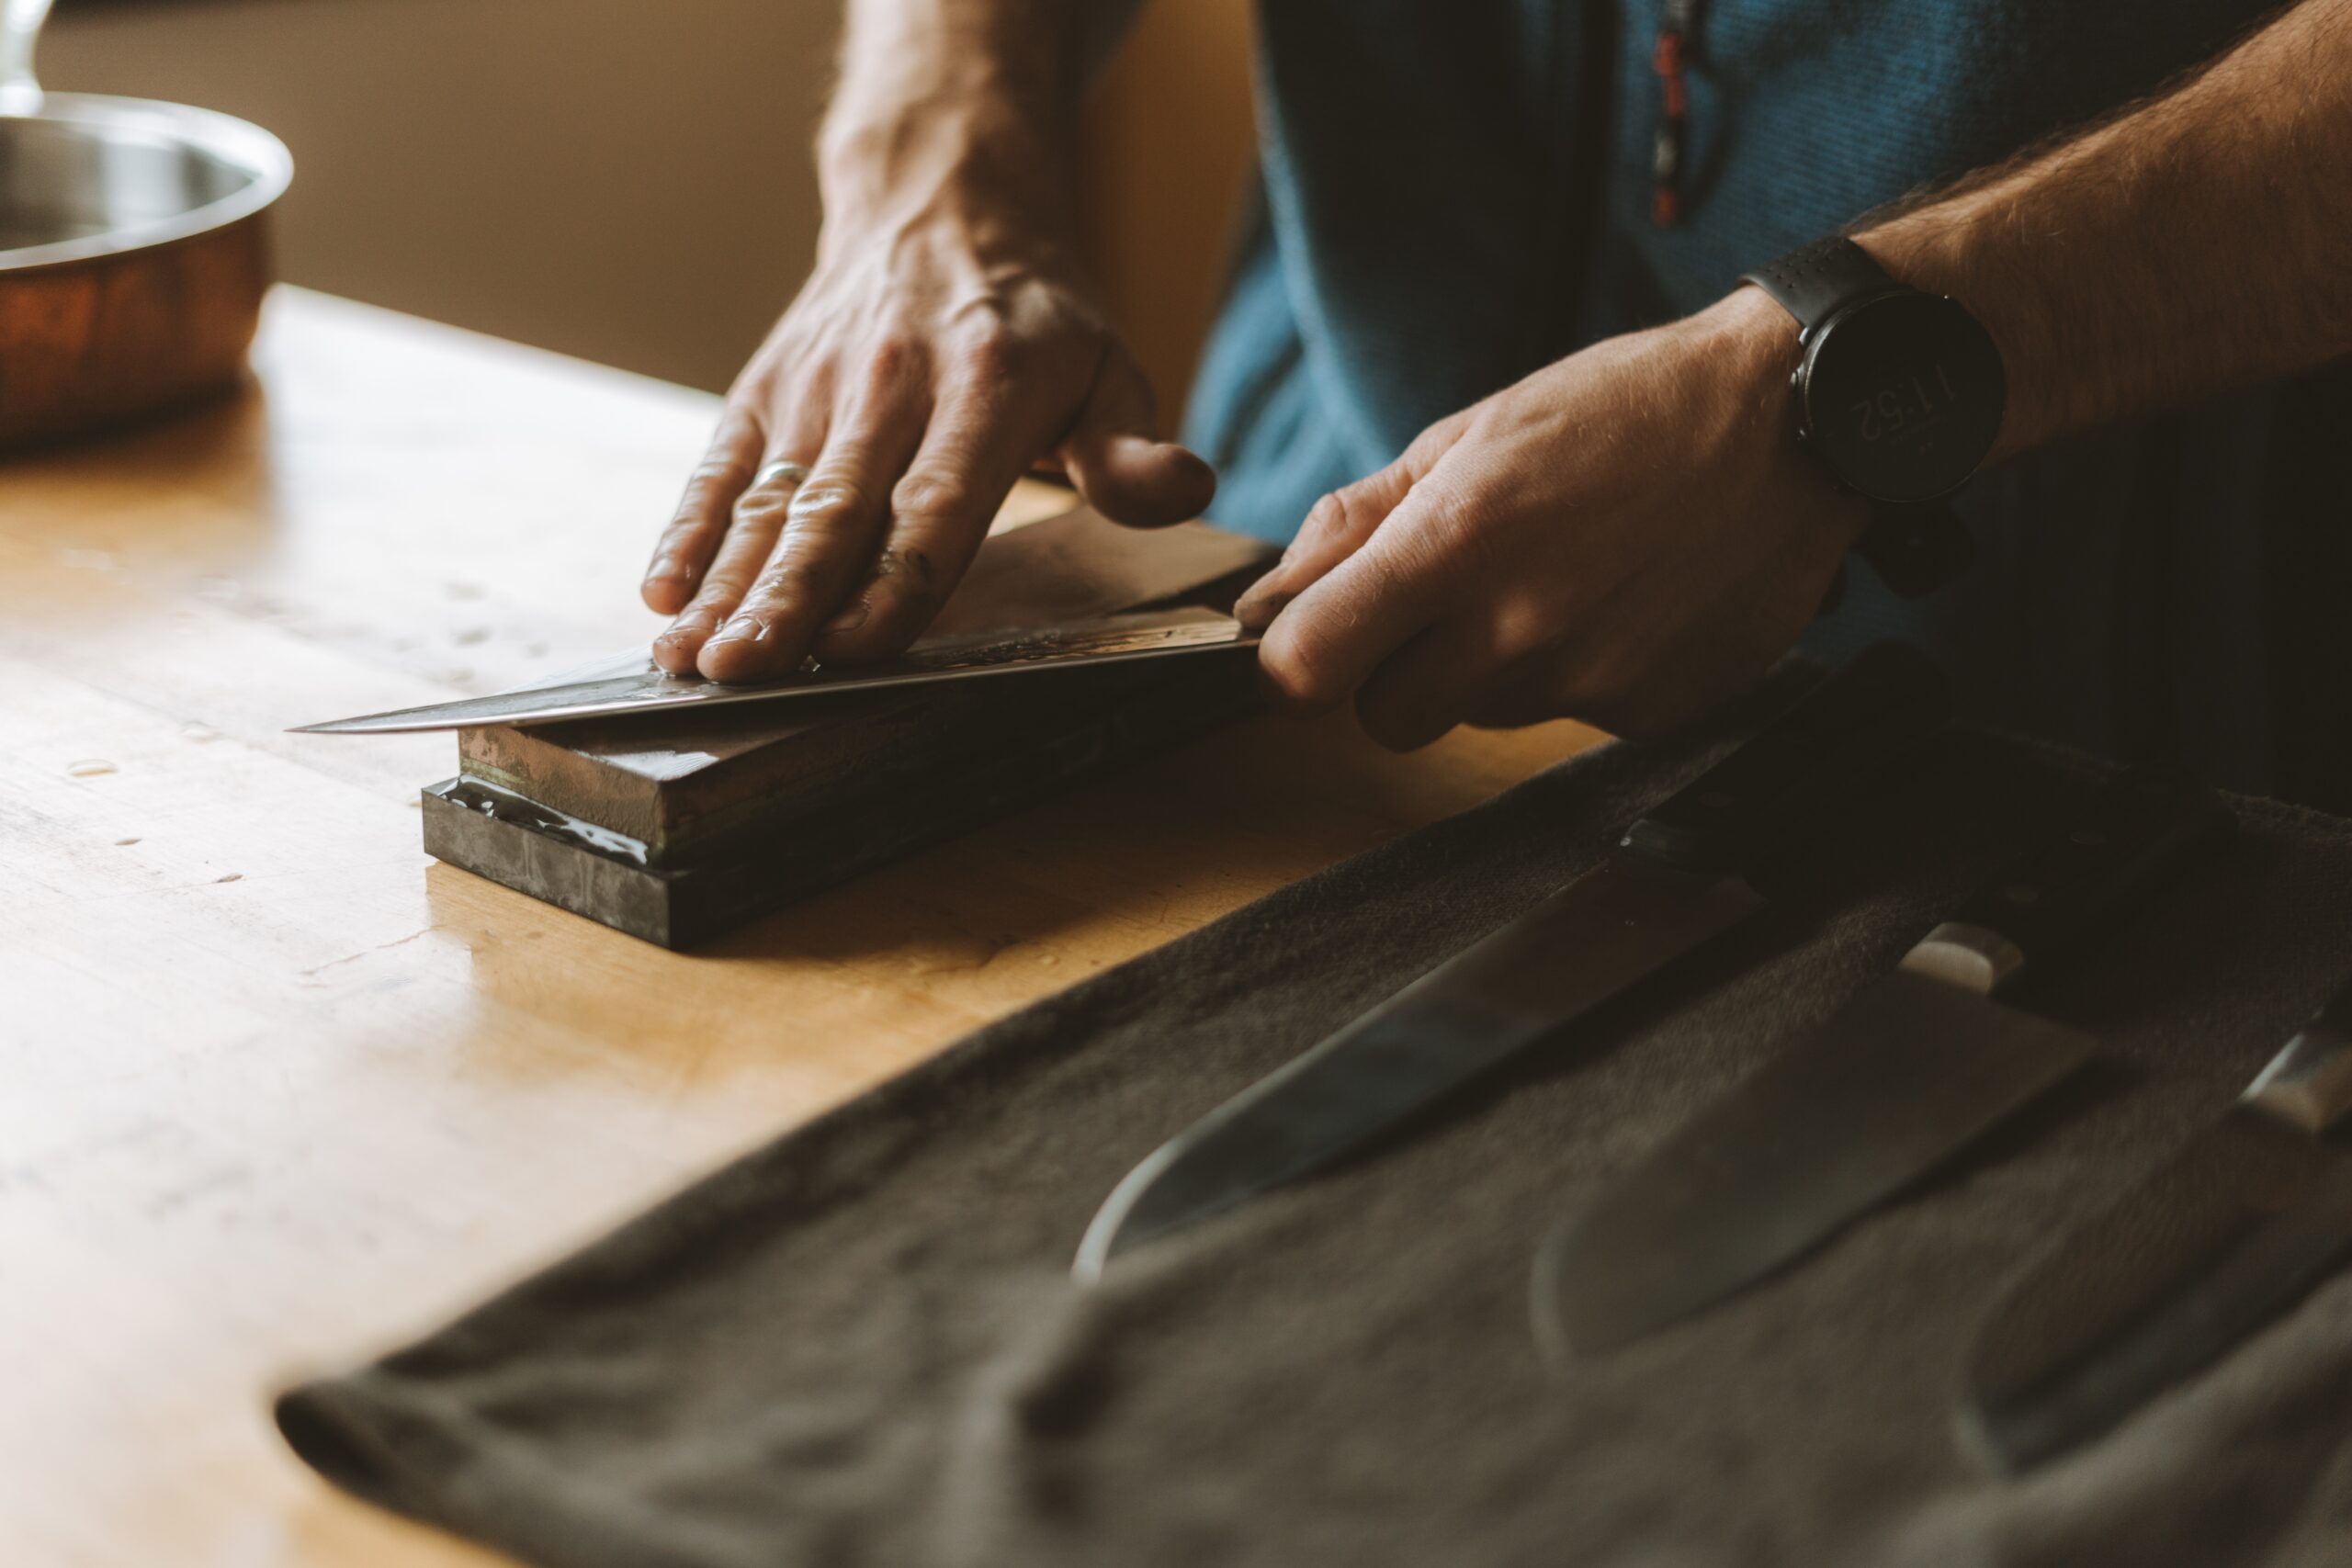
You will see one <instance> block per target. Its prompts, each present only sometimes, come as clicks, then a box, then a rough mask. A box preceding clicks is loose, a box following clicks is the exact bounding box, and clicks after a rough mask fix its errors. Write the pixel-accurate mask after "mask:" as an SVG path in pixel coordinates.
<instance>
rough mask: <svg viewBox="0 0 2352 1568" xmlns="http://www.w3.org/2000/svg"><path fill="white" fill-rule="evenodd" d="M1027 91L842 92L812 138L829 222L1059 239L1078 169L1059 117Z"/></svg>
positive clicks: (1063, 240) (1071, 207) (1063, 237)
mask: <svg viewBox="0 0 2352 1568" xmlns="http://www.w3.org/2000/svg"><path fill="white" fill-rule="evenodd" d="M1052 118H1053V117H1052V116H1050V115H1049V114H1047V113H1046V112H1044V111H1042V110H1041V109H1039V108H1038V107H1035V105H1034V104H1033V103H1031V102H1030V101H1029V100H1028V99H1025V98H1023V97H1021V96H1013V95H1009V94H1004V93H1000V92H994V91H990V90H988V89H987V88H986V87H978V88H976V87H972V86H970V85H962V86H957V85H938V86H934V87H933V88H929V89H925V90H923V91H920V92H900V93H898V94H894V95H891V96H889V97H888V99H887V100H886V101H885V102H884V103H881V104H878V105H877V104H867V105H865V106H864V107H860V106H859V105H856V104H854V103H849V102H844V103H843V105H842V106H841V107H839V108H837V110H836V111H835V113H834V114H833V115H832V116H831V118H829V119H828V120H827V122H826V126H825V130H824V131H823V133H822V135H821V136H820V139H819V141H818V148H817V183H818V189H819V192H820V196H821V197H822V198H823V203H824V211H825V217H826V225H827V227H828V229H831V230H835V231H840V232H843V233H855V232H859V231H866V230H871V229H876V228H886V229H896V228H903V227H906V226H908V225H910V224H917V223H924V224H937V225H947V226H950V227H961V228H963V229H966V230H968V231H972V232H973V233H975V234H976V235H982V236H985V235H988V234H990V233H1001V234H1004V235H1007V236H1028V237H1031V238H1033V239H1037V240H1045V241H1048V242H1050V243H1054V244H1056V245H1063V244H1067V243H1069V242H1070V240H1071V239H1072V238H1073V237H1074V233H1075V229H1076V209H1077V170H1076V167H1075V164H1074V163H1073V162H1072V156H1071V148H1072V147H1073V145H1074V139H1073V136H1072V135H1071V134H1069V128H1068V127H1066V126H1057V125H1056V124H1053V123H1049V121H1051V120H1052Z"/></svg>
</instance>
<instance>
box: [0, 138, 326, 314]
mask: <svg viewBox="0 0 2352 1568" xmlns="http://www.w3.org/2000/svg"><path fill="white" fill-rule="evenodd" d="M22 119H35V120H46V121H49V122H51V124H54V125H57V126H60V127H62V128H63V129H65V130H68V131H69V132H74V133H78V134H83V135H96V136H99V137H102V138H104V139H105V140H107V141H145V142H149V143H151V144H153V145H154V146H158V147H166V148H179V149H183V150H186V151H188V152H196V153H198V154H199V155H201V156H203V157H207V158H209V159H211V160H213V161H214V162H215V163H219V164H226V165H227V166H229V167H231V168H232V169H236V170H240V171H242V172H243V173H244V174H245V175H248V176H249V178H248V179H247V181H246V183H245V184H244V185H243V186H241V187H240V188H239V189H237V190H234V191H232V192H231V193H230V194H229V195H227V196H224V197H221V198H220V200H218V201H209V202H206V203H205V204H204V205H203V206H201V207H192V208H190V209H187V211H185V212H180V213H175V214H174V215H173V216H172V217H169V218H161V219H156V220H153V221H151V222H145V223H130V224H125V225H123V226H121V227H119V228H115V229H108V230H107V231H104V232H103V233H97V234H85V235H81V236H78V237H76V238H74V239H71V240H57V241H53V242H51V243H48V244H41V245H20V246H18V247H17V248H16V249H14V250H0V275H5V274H7V273H16V272H24V271H28V270H29V269H31V268H34V267H44V266H55V265H59V264H61V263H66V262H88V261H99V260H103V259H105V258H106V257H108V256H117V255H127V254H130V253H132V252H134V251H143V250H148V249H151V248H153V247H154V246H157V245H168V244H171V243H175V242H177V241H181V240H191V239H195V238H196V237H198V235H201V234H208V233H210V232H212V231H214V230H216V229H225V228H227V227H228V226H229V225H231V224H232V223H236V222H240V221H242V220H244V219H247V218H250V217H252V216H253V215H254V214H255V213H257V212H259V211H261V210H262V209H264V208H266V207H268V206H269V205H270V204H271V203H272V202H274V201H276V200H277V198H278V197H281V196H283V195H285V194H286V187H287V186H288V184H289V183H291V181H292V180H293V178H294V155H293V154H292V153H290V152H288V151H287V150H286V143H284V142H283V141H279V140H278V139H277V137H275V136H272V135H271V134H270V133H269V132H268V131H266V130H263V129H262V128H261V127H260V126H257V125H255V124H254V123H252V122H251V121H250V120H243V119H239V118H236V117H235V116H234V115H225V114H220V113H218V112H216V111H214V110H212V109H200V108H196V107H191V106H189V105H187V104H171V103H164V102H162V101H160V100H157V99H153V98H118V97H109V96H102V95H99V94H96V93H50V94H47V95H45V96H43V97H42V100H41V105H40V112H38V113H36V114H29V115H7V116H0V123H5V122H6V121H7V120H22Z"/></svg>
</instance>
